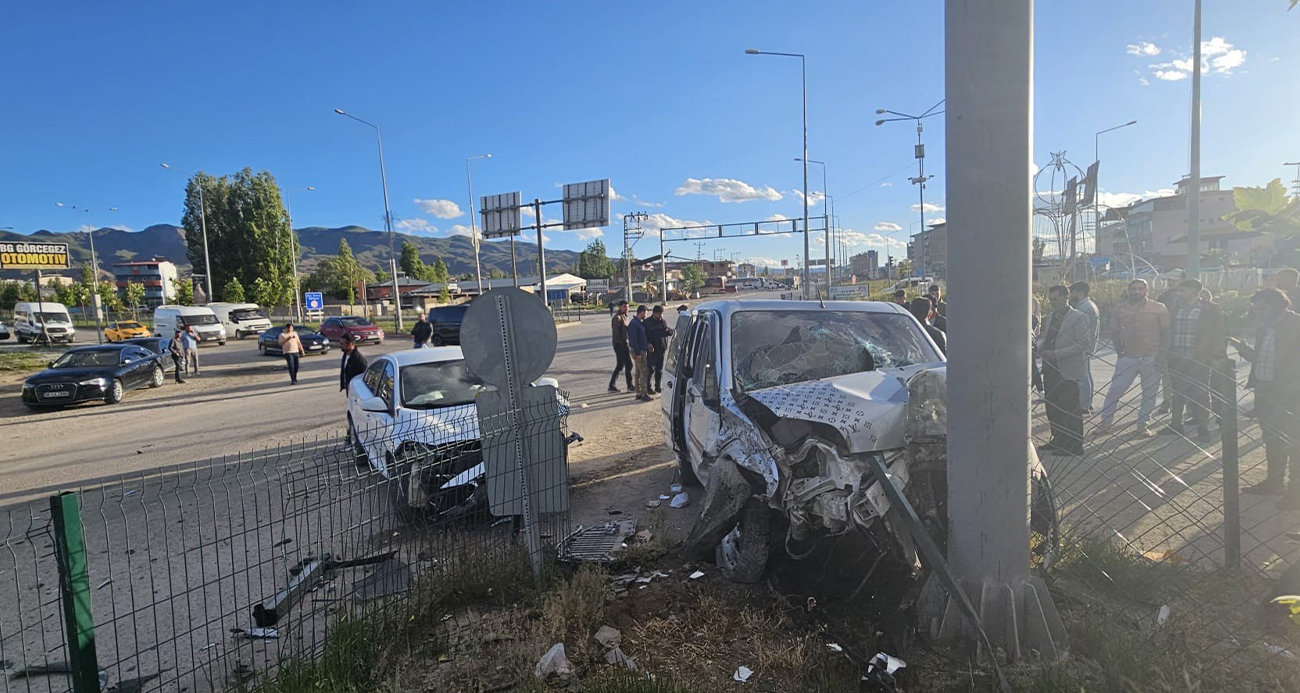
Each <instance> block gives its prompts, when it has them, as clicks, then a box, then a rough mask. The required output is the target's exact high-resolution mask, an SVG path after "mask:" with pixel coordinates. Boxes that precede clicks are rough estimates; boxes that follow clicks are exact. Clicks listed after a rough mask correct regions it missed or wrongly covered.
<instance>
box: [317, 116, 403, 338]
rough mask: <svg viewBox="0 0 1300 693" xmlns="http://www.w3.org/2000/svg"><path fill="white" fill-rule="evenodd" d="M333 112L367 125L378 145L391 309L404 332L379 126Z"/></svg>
mask: <svg viewBox="0 0 1300 693" xmlns="http://www.w3.org/2000/svg"><path fill="white" fill-rule="evenodd" d="M334 112H335V113H337V114H339V115H341V116H343V117H345V118H351V119H352V120H355V121H357V122H358V123H362V124H363V125H369V126H370V127H372V128H374V130H375V142H376V143H377V144H378V145H379V182H380V184H381V185H382V186H383V189H384V230H385V231H387V232H388V264H389V267H390V270H391V272H392V279H393V307H394V309H395V310H396V312H397V329H398V330H404V329H405V325H404V324H403V322H402V293H401V290H400V289H399V288H398V285H397V250H396V248H395V245H394V243H395V240H394V236H395V234H394V233H393V211H392V209H390V208H389V206H388V172H387V171H386V170H385V168H384V138H383V137H381V136H380V134H379V126H378V125H375V124H374V123H372V122H370V121H368V120H365V119H362V118H358V117H356V116H354V115H352V114H351V113H345V112H343V109H341V108H336V109H334Z"/></svg>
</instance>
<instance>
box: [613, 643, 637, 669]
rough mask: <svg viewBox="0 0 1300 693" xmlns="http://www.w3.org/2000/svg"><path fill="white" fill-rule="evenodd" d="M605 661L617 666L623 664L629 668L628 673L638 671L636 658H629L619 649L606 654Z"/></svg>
mask: <svg viewBox="0 0 1300 693" xmlns="http://www.w3.org/2000/svg"><path fill="white" fill-rule="evenodd" d="M605 661H606V662H609V663H610V664H615V665H618V664H621V665H623V666H625V667H627V670H628V671H636V657H629V656H627V655H626V654H624V653H623V650H622V649H620V648H617V647H615V648H614V649H612V650H610V651H609V652H606V653H605Z"/></svg>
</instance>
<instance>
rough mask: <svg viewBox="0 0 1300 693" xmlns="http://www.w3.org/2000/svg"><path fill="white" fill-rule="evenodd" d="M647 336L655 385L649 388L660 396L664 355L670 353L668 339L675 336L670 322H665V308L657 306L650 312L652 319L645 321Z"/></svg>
mask: <svg viewBox="0 0 1300 693" xmlns="http://www.w3.org/2000/svg"><path fill="white" fill-rule="evenodd" d="M645 336H646V340H647V341H649V342H650V356H649V359H648V360H649V368H650V375H651V376H653V377H654V385H653V386H652V387H649V388H648V389H649V390H650V392H653V393H655V394H660V393H662V392H663V390H662V389H660V385H661V384H662V382H663V376H664V354H666V353H668V338H669V337H671V336H673V328H671V327H669V326H668V321H667V320H664V307H663V306H661V305H660V306H655V307H654V310H652V311H650V317H648V318H646V320H645Z"/></svg>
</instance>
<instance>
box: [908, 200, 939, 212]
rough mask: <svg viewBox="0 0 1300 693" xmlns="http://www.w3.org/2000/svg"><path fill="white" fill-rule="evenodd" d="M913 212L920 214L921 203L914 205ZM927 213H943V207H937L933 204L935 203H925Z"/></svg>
mask: <svg viewBox="0 0 1300 693" xmlns="http://www.w3.org/2000/svg"><path fill="white" fill-rule="evenodd" d="M912 211H913V212H919V211H921V205H920V203H917V204H914V205H912ZM925 211H927V212H942V211H943V205H937V204H935V203H933V202H927V203H925Z"/></svg>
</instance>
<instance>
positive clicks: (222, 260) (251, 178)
mask: <svg viewBox="0 0 1300 693" xmlns="http://www.w3.org/2000/svg"><path fill="white" fill-rule="evenodd" d="M200 189H202V191H203V200H202V204H200V201H199V190H200ZM204 222H206V226H207V247H208V255H209V259H210V260H211V266H212V275H213V276H212V278H211V279H212V285H213V286H225V285H226V284H227V283H228V282H229V281H230V280H231V279H232V278H233V279H238V280H239V282H240V284H241V285H242V286H245V287H249V286H252V284H253V281H254V280H255V279H257V278H259V277H260V278H261V279H262V280H263V281H264V282H266V284H267V285H268V286H269V287H270V288H269V289H268V292H267V294H266V295H265V296H264V298H266V299H267V300H268V301H269V303H268V304H266V305H288V304H290V303H292V302H293V293H294V291H295V287H294V285H293V281H292V277H293V262H294V259H295V258H294V252H293V251H294V248H295V247H296V246H297V239H296V238H294V235H293V230H292V229H290V228H289V217H288V214H287V213H286V212H285V209H284V203H283V201H282V200H281V197H280V187H279V185H277V184H276V182H275V177H274V176H272V175H271V174H270V173H269V172H267V171H262V172H260V173H256V174H255V173H253V171H252V169H248V168H245V169H243V170H242V171H240V172H238V173H236V174H234V175H233V176H222V177H220V178H217V177H214V176H212V175H209V174H207V173H197V174H195V175H194V176H193V177H192V178H190V180H189V182H188V184H187V185H186V188H185V212H184V216H183V217H182V219H181V225H182V226H184V227H185V244H186V246H187V249H188V251H187V256H188V258H189V261H190V264H191V265H193V266H194V267H195V268H196V271H202V270H199V269H198V268H202V267H204V254H203V247H204V244H203V228H204ZM286 278H287V280H286Z"/></svg>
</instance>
